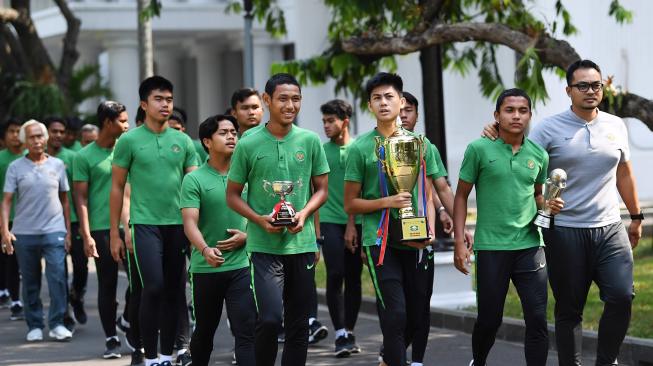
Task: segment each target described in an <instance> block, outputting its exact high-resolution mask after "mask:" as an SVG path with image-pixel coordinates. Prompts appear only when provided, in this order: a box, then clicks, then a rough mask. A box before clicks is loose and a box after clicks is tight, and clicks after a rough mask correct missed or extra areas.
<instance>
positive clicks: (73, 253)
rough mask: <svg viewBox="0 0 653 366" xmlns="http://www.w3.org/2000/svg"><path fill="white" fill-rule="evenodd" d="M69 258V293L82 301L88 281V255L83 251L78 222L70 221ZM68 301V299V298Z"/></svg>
mask: <svg viewBox="0 0 653 366" xmlns="http://www.w3.org/2000/svg"><path fill="white" fill-rule="evenodd" d="M70 241H71V242H70V259H71V260H72V263H73V280H72V283H71V284H70V285H71V287H72V291H70V295H71V296H73V297H74V299H77V300H80V301H83V300H84V295H85V294H86V285H87V283H88V257H86V253H84V241H82V237H81V236H80V235H79V223H78V222H72V223H70ZM66 283H68V261H66ZM69 302H70V299H69Z"/></svg>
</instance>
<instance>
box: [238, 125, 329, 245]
mask: <svg viewBox="0 0 653 366" xmlns="http://www.w3.org/2000/svg"><path fill="white" fill-rule="evenodd" d="M328 172H329V164H328V163H327V160H326V157H325V155H324V149H323V148H322V144H321V143H320V138H319V137H318V136H317V134H315V133H314V132H311V131H309V130H305V129H303V128H300V127H297V126H293V127H292V129H291V130H290V132H289V133H288V135H286V136H285V137H284V138H283V139H281V140H278V139H277V138H276V137H274V136H273V135H272V134H270V132H269V131H268V129H267V128H265V127H263V128H258V129H257V130H255V131H252V132H251V133H249V131H248V134H247V136H246V138H243V139H241V140H240V141H239V142H238V145H237V146H236V151H235V152H234V155H233V157H232V158H231V169H230V170H229V180H231V181H233V182H236V183H239V184H245V183H247V184H248V189H249V194H248V197H247V203H248V204H249V206H250V207H251V208H252V209H253V210H254V211H255V212H256V213H258V214H259V215H267V214H269V213H270V212H272V209H273V208H274V205H275V204H276V203H277V202H279V196H276V195H274V194H272V193H269V192H267V191H266V190H265V189H264V187H263V186H264V183H265V182H266V181H267V182H270V183H272V182H273V181H277V180H285V181H292V182H295V186H294V190H293V192H292V194H291V195H290V196H287V197H286V200H287V201H289V202H290V203H292V205H293V206H294V207H295V210H297V211H299V210H301V209H303V208H304V206H305V205H306V202H308V200H309V198H310V197H311V178H312V177H314V176H318V175H322V174H327V173H328ZM316 250H317V245H316V243H315V225H314V223H313V216H312V215H311V216H310V217H307V218H306V221H305V222H304V230H302V231H301V232H299V233H297V234H292V233H290V232H289V231H288V230H284V231H283V232H282V233H279V234H271V233H268V232H266V231H265V230H264V229H263V228H261V227H260V226H259V225H255V224H252V225H247V251H249V252H260V253H269V254H280V255H284V254H298V253H308V252H314V251H316Z"/></svg>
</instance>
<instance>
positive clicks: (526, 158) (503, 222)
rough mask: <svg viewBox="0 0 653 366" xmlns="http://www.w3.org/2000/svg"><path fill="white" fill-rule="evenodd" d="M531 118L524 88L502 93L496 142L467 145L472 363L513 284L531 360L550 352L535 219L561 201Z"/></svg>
mask: <svg viewBox="0 0 653 366" xmlns="http://www.w3.org/2000/svg"><path fill="white" fill-rule="evenodd" d="M531 116H532V112H531V99H530V97H529V96H528V95H527V94H526V92H524V91H523V90H521V89H508V90H505V91H504V92H503V93H501V95H500V96H499V98H498V99H497V103H496V109H495V112H494V118H495V120H496V121H498V123H499V139H497V140H494V141H493V140H490V139H483V138H481V139H478V140H476V141H474V142H472V143H471V144H469V145H468V146H467V150H466V151H465V156H464V159H463V163H462V166H461V167H460V175H459V180H458V187H457V189H456V197H455V201H454V231H455V252H454V264H455V266H456V268H457V269H458V270H459V271H460V272H462V273H464V274H468V273H469V269H468V268H467V265H468V264H469V261H470V256H471V253H470V252H471V246H470V245H468V244H467V243H466V242H465V240H464V239H465V238H464V234H463V229H462V228H464V226H465V219H466V217H467V198H468V196H469V193H470V192H471V190H472V188H474V187H476V205H477V210H478V211H477V219H476V232H475V234H474V252H475V258H476V271H475V275H476V287H477V288H476V295H477V302H478V305H477V308H478V317H477V318H476V323H475V324H474V332H473V334H472V352H473V360H472V361H471V362H470V366H473V365H476V366H485V360H486V359H487V356H488V354H489V352H490V349H491V348H492V345H493V344H494V340H495V336H496V332H497V330H498V329H499V326H500V325H501V321H502V318H503V304H504V302H505V299H506V293H507V291H508V285H509V283H510V281H511V280H512V282H513V283H514V285H515V287H516V288H517V292H518V293H519V297H520V299H521V303H522V309H523V311H524V320H525V321H526V339H525V342H524V351H525V355H526V364H527V365H529V366H544V365H545V364H546V359H547V355H548V352H549V339H548V331H547V325H546V303H547V285H546V281H547V271H546V259H545V256H544V250H543V248H542V247H543V245H544V244H543V242H542V238H541V235H540V232H539V231H538V229H537V227H536V226H535V225H534V224H533V220H534V218H535V215H536V213H537V208H538V207H543V206H544V205H545V204H546V205H548V206H549V207H550V208H551V211H552V213H553V214H555V213H557V212H559V211H560V209H561V208H562V200H561V199H559V198H558V199H555V200H551V201H550V202H547V203H545V202H544V196H543V195H542V184H543V183H544V182H545V181H546V178H547V176H546V175H547V167H548V164H549V156H548V154H547V153H546V151H544V149H543V148H541V147H540V146H539V145H537V144H535V143H534V142H532V141H531V140H529V139H528V138H526V137H525V136H524V131H525V130H526V128H527V127H528V123H529V122H530V119H531Z"/></svg>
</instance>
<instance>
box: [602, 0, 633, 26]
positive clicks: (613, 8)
mask: <svg viewBox="0 0 653 366" xmlns="http://www.w3.org/2000/svg"><path fill="white" fill-rule="evenodd" d="M608 14H610V15H612V16H614V18H615V19H616V20H617V22H619V23H620V24H623V23H632V22H633V12H632V11H630V10H628V9H626V8H624V7H623V6H622V5H621V4H620V3H619V0H612V2H611V3H610V10H609V11H608Z"/></svg>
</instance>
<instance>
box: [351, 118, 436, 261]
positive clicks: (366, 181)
mask: <svg viewBox="0 0 653 366" xmlns="http://www.w3.org/2000/svg"><path fill="white" fill-rule="evenodd" d="M408 133H409V134H410V135H413V136H418V135H417V134H415V133H413V132H408ZM375 137H381V138H383V136H381V135H380V134H379V133H378V131H377V130H376V128H375V129H374V130H372V131H370V132H367V133H366V134H364V135H362V136H359V137H358V139H356V142H354V143H353V144H352V145H351V147H349V155H348V157H347V164H346V167H345V180H346V181H349V182H357V183H360V184H361V197H362V198H363V199H366V200H375V199H378V198H381V189H380V188H379V171H378V158H377V156H376V141H375ZM383 140H385V138H383ZM424 142H425V144H426V149H427V150H426V153H425V154H424V157H425V163H426V175H427V176H429V177H432V176H434V175H436V174H437V173H438V167H437V165H436V164H435V162H434V161H433V157H434V154H433V153H432V152H430V153H429V149H430V148H429V146H430V145H431V143H430V142H429V141H428V139H426V138H425V139H424ZM386 181H387V183H388V194H389V195H391V196H392V195H394V194H396V192H395V190H394V188H393V187H392V184H391V183H390V181H388V180H386ZM419 184H420V183H419V178H418V182H417V184H415V188H413V192H412V195H413V209H414V210H415V212H417V202H418V201H417V195H418V187H419ZM381 212H382V211H381V210H379V211H374V212H370V213H367V214H364V215H362V216H363V246H371V245H376V244H375V243H376V231H377V228H378V226H379V221H380V220H381ZM390 212H391V214H392V217H394V218H397V217H398V212H399V210H398V209H395V208H393V209H391V210H390ZM388 245H391V246H393V247H396V248H400V249H413V248H411V247H409V246H406V245H403V244H401V243H388Z"/></svg>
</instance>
